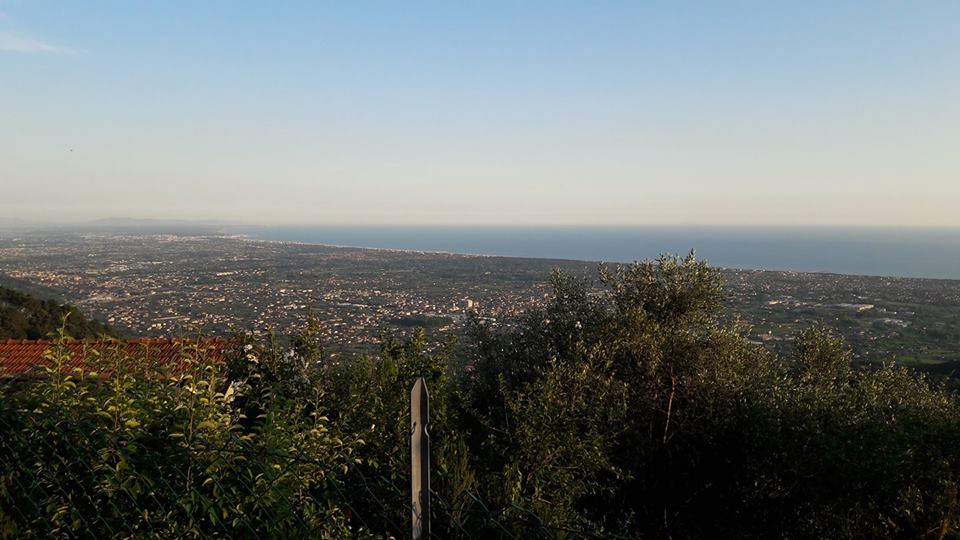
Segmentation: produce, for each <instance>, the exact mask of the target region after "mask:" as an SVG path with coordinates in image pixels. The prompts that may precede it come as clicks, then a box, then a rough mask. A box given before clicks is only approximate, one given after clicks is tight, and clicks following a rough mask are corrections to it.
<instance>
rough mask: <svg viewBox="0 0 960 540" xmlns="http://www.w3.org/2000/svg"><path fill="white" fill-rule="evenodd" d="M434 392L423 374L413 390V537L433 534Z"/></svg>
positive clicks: (411, 399)
mask: <svg viewBox="0 0 960 540" xmlns="http://www.w3.org/2000/svg"><path fill="white" fill-rule="evenodd" d="M429 409H430V395H429V394H428V393H427V383H426V382H424V380H423V377H420V378H419V379H417V382H416V383H414V385H413V389H412V390H411V391H410V488H411V496H412V499H413V505H412V506H411V510H412V518H413V540H423V539H427V538H430V436H429V435H428V434H427V424H428V423H429Z"/></svg>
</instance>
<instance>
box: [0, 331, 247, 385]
mask: <svg viewBox="0 0 960 540" xmlns="http://www.w3.org/2000/svg"><path fill="white" fill-rule="evenodd" d="M235 345H236V342H235V341H233V340H227V339H222V338H206V339H153V338H138V339H127V340H69V341H65V342H64V343H63V346H64V347H65V348H66V350H67V351H69V353H70V359H69V360H68V361H67V362H66V367H68V368H71V369H72V368H75V367H83V368H84V369H86V370H93V369H94V366H92V365H91V362H90V360H89V358H90V356H91V351H98V352H99V353H100V355H101V357H107V358H109V355H112V354H119V355H121V357H123V358H129V359H133V360H135V361H138V362H139V361H142V360H147V361H149V362H152V363H156V364H155V365H158V366H172V367H174V368H183V367H184V365H185V359H187V358H205V359H208V360H210V361H213V362H222V361H223V360H224V358H225V356H226V354H227V351H228V350H229V349H231V348H232V347H234V346H235ZM55 347H56V344H55V343H54V342H52V341H47V340H42V339H41V340H32V339H7V340H3V341H0V376H10V375H19V374H22V373H26V372H29V371H30V370H31V369H32V368H33V367H34V366H39V365H44V364H46V365H52V364H51V361H50V360H48V359H47V358H46V356H48V351H53V350H54V348H55Z"/></svg>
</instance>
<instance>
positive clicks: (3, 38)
mask: <svg viewBox="0 0 960 540" xmlns="http://www.w3.org/2000/svg"><path fill="white" fill-rule="evenodd" d="M0 52H9V53H17V54H73V52H74V51H73V50H72V49H68V48H66V47H60V46H58V45H53V44H51V43H47V42H46V41H43V40H40V39H36V38H33V37H30V36H26V35H23V34H15V33H12V32H2V31H0Z"/></svg>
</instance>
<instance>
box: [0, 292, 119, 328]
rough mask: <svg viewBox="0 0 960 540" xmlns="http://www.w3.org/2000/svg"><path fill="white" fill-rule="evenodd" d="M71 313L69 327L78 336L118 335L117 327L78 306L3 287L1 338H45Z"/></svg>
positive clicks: (0, 305) (1, 294) (0, 313)
mask: <svg viewBox="0 0 960 540" xmlns="http://www.w3.org/2000/svg"><path fill="white" fill-rule="evenodd" d="M67 315H69V317H68V318H67V321H66V326H65V330H66V332H67V334H68V335H70V336H73V337H75V338H93V337H100V336H103V335H106V336H114V337H116V336H117V333H116V331H115V330H113V329H111V328H110V327H109V326H107V325H105V324H102V323H100V322H98V321H95V320H92V319H87V318H86V317H84V316H83V314H81V313H80V312H79V311H78V310H77V309H76V308H75V307H73V306H69V305H62V304H59V303H57V302H54V301H53V300H41V299H39V298H36V297H33V296H31V295H29V294H25V293H22V292H19V291H15V290H13V289H8V288H6V287H0V339H7V338H13V339H42V338H45V337H47V336H48V335H50V334H54V333H56V332H57V330H58V329H59V328H60V326H61V323H63V320H64V317H66V316H67Z"/></svg>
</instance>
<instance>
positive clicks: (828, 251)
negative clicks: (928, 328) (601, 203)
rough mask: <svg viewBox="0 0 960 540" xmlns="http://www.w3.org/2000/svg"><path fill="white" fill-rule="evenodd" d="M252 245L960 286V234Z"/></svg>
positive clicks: (344, 233)
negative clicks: (665, 260)
mask: <svg viewBox="0 0 960 540" xmlns="http://www.w3.org/2000/svg"><path fill="white" fill-rule="evenodd" d="M227 232H229V233H230V234H234V235H239V236H242V237H245V238H249V239H253V240H267V241H284V242H295V243H305V244H318V245H326V246H331V247H349V248H368V249H383V250H389V251H410V252H425V253H443V254H456V255H472V256H501V257H521V258H537V259H558V260H572V261H607V262H630V261H634V260H638V259H645V258H651V257H656V256H657V255H659V254H661V253H666V252H669V253H680V254H684V253H687V252H689V251H690V250H691V249H694V250H696V252H697V254H698V256H700V257H702V258H704V259H706V260H708V261H710V263H711V264H713V265H716V266H721V267H725V268H742V269H757V270H777V271H796V272H820V273H837V274H855V275H872V276H886V277H912V278H928V279H954V280H955V279H960V229H920V228H916V229H913V228H904V229H893V228H889V229H886V228H884V229H881V228H876V229H873V228H855V227H848V228H845V227H764V228H761V227H699V226H675V227H671V226H646V227H453V228H448V227H426V226H417V227H414V226H408V227H380V226H342V227H341V226H312V227H311V226H303V227H291V226H286V227H279V226H278V227H256V226H233V227H229V228H228V230H227Z"/></svg>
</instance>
